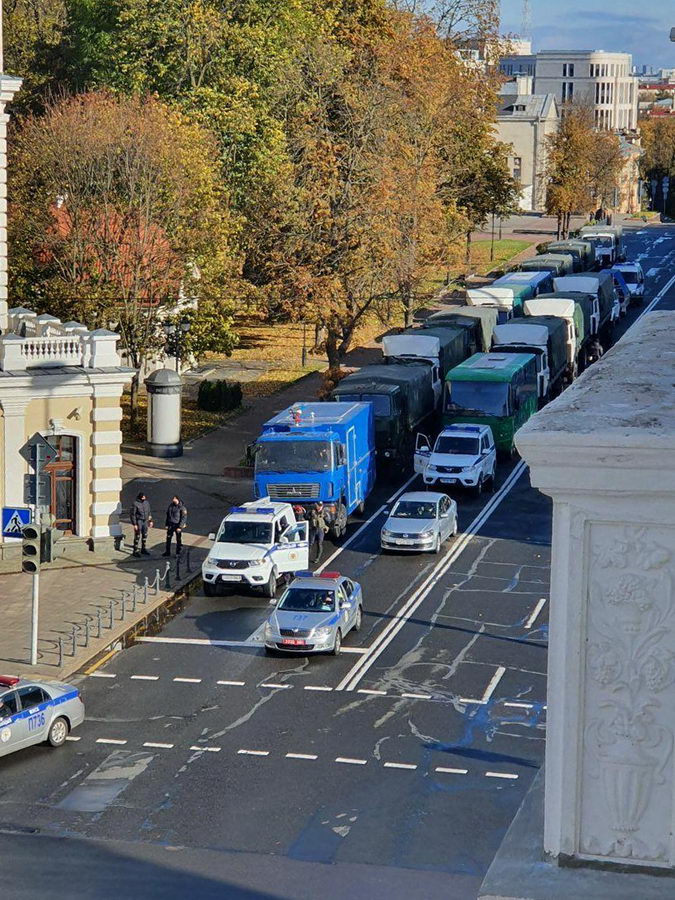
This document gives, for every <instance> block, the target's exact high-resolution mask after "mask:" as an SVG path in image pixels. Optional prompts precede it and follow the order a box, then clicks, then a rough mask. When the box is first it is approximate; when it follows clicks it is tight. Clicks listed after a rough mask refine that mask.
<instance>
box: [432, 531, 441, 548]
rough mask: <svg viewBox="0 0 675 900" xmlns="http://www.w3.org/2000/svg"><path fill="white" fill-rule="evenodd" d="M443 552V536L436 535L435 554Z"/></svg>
mask: <svg viewBox="0 0 675 900" xmlns="http://www.w3.org/2000/svg"><path fill="white" fill-rule="evenodd" d="M440 552H441V536H440V534H437V535H436V546H435V547H434V553H440Z"/></svg>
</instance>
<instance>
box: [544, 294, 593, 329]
mask: <svg viewBox="0 0 675 900" xmlns="http://www.w3.org/2000/svg"><path fill="white" fill-rule="evenodd" d="M543 297H546V298H556V297H557V298H564V299H566V300H574V302H575V303H576V305H577V306H578V307H579V309H580V310H581V314H582V316H583V322H584V335H586V336H589V335H590V334H592V332H593V327H592V324H591V318H592V316H593V306H594V304H595V294H578V293H575V292H574V291H556V292H555V294H540V296H539V297H538V298H537V299H541V298H543Z"/></svg>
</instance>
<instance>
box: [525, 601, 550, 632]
mask: <svg viewBox="0 0 675 900" xmlns="http://www.w3.org/2000/svg"><path fill="white" fill-rule="evenodd" d="M546 601H547V598H546V597H542V598H541V600H539V602H538V603H537V605H536V606H535V608H534V609H533V610H532V612H531V613H530V615H529V616H528V619H527V622H525V628H532V626H533V625H534V623H535V622H536V621H537V616H538V615H539V613H540V612H541V611H542V609H543V608H544V607H545V606H546Z"/></svg>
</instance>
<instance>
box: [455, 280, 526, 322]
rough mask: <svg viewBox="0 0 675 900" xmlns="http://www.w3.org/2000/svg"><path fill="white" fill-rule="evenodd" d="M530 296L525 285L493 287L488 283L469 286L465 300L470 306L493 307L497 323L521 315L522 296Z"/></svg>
mask: <svg viewBox="0 0 675 900" xmlns="http://www.w3.org/2000/svg"><path fill="white" fill-rule="evenodd" d="M530 296H532V291H531V289H530V288H529V287H527V286H522V285H521V286H519V287H515V286H510V287H495V286H494V282H493V284H488V285H486V286H485V287H482V288H469V289H468V290H467V292H466V302H467V304H468V306H470V307H477V308H480V309H494V310H495V312H496V313H497V322H498V323H499V324H501V323H503V322H508V321H509V319H512V318H513V317H514V316H515V315H522V312H521V311H522V306H523V297H526V298H527V297H530Z"/></svg>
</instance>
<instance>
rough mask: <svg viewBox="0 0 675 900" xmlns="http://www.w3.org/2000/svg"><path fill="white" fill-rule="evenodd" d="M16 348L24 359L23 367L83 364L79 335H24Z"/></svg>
mask: <svg viewBox="0 0 675 900" xmlns="http://www.w3.org/2000/svg"><path fill="white" fill-rule="evenodd" d="M16 350H17V351H18V353H19V354H20V355H21V357H22V358H23V359H24V360H25V368H29V367H33V366H81V365H82V364H83V355H84V354H83V350H84V347H83V342H82V340H81V338H79V337H30V338H29V337H26V338H23V339H22V341H21V343H20V344H17V345H16ZM22 368H24V367H23V366H22Z"/></svg>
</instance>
